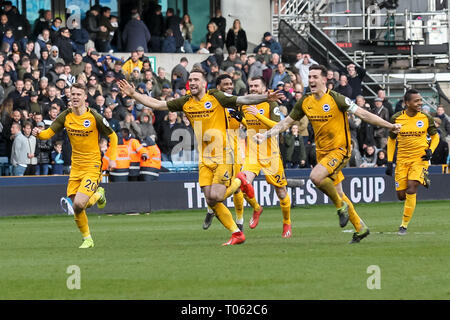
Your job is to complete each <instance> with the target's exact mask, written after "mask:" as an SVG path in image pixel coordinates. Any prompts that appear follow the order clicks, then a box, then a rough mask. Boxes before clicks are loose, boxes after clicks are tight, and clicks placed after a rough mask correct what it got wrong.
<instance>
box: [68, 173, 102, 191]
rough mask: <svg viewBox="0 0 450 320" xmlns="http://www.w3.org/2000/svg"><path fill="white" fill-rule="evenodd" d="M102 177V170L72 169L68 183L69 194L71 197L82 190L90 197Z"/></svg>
mask: <svg viewBox="0 0 450 320" xmlns="http://www.w3.org/2000/svg"><path fill="white" fill-rule="evenodd" d="M101 177H102V173H101V172H100V171H97V172H95V171H92V172H86V171H77V170H73V169H72V171H71V172H70V177H69V183H68V184H67V196H68V197H70V196H71V195H75V194H76V193H77V192H81V193H83V194H85V195H87V196H88V197H89V198H90V197H91V196H92V195H93V194H94V192H95V191H97V188H98V184H99V183H100V181H101Z"/></svg>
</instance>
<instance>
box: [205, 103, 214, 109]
mask: <svg viewBox="0 0 450 320" xmlns="http://www.w3.org/2000/svg"><path fill="white" fill-rule="evenodd" d="M211 108H212V103H211V101H206V102H205V109H207V110H209V109H211Z"/></svg>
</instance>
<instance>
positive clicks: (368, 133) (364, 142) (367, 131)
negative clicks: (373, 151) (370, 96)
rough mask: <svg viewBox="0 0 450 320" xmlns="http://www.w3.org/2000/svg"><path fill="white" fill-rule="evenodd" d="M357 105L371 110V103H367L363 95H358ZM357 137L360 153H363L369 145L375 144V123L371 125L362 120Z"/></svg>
mask: <svg viewBox="0 0 450 320" xmlns="http://www.w3.org/2000/svg"><path fill="white" fill-rule="evenodd" d="M356 105H357V106H358V107H360V108H362V109H364V110H366V111H371V110H370V105H369V104H368V103H366V100H365V99H364V97H363V96H357V97H356ZM357 137H358V144H357V146H359V151H360V153H362V152H363V151H364V149H366V147H367V146H368V145H374V144H375V139H374V127H373V125H371V124H370V123H368V122H366V121H362V122H361V124H360V126H359V129H358V133H357Z"/></svg>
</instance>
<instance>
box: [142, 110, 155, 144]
mask: <svg viewBox="0 0 450 320" xmlns="http://www.w3.org/2000/svg"><path fill="white" fill-rule="evenodd" d="M144 109H147V110H150V109H149V108H147V107H145V108H144ZM152 118H153V117H152V116H151V115H150V114H147V113H142V114H141V115H140V117H139V127H140V129H141V130H140V131H141V134H140V135H139V136H138V138H139V140H140V141H144V140H145V139H146V138H147V137H150V138H152V140H153V141H155V140H156V131H155V128H154V127H153V124H152V122H151V120H152Z"/></svg>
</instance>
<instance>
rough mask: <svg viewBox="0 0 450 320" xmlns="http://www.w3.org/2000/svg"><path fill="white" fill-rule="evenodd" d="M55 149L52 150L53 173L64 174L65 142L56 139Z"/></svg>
mask: <svg viewBox="0 0 450 320" xmlns="http://www.w3.org/2000/svg"><path fill="white" fill-rule="evenodd" d="M53 148H54V150H53V151H52V154H51V157H52V162H51V164H52V174H54V175H55V174H63V173H64V172H63V168H64V155H63V152H62V148H63V143H62V142H61V141H56V142H55V146H54V147H53Z"/></svg>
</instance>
